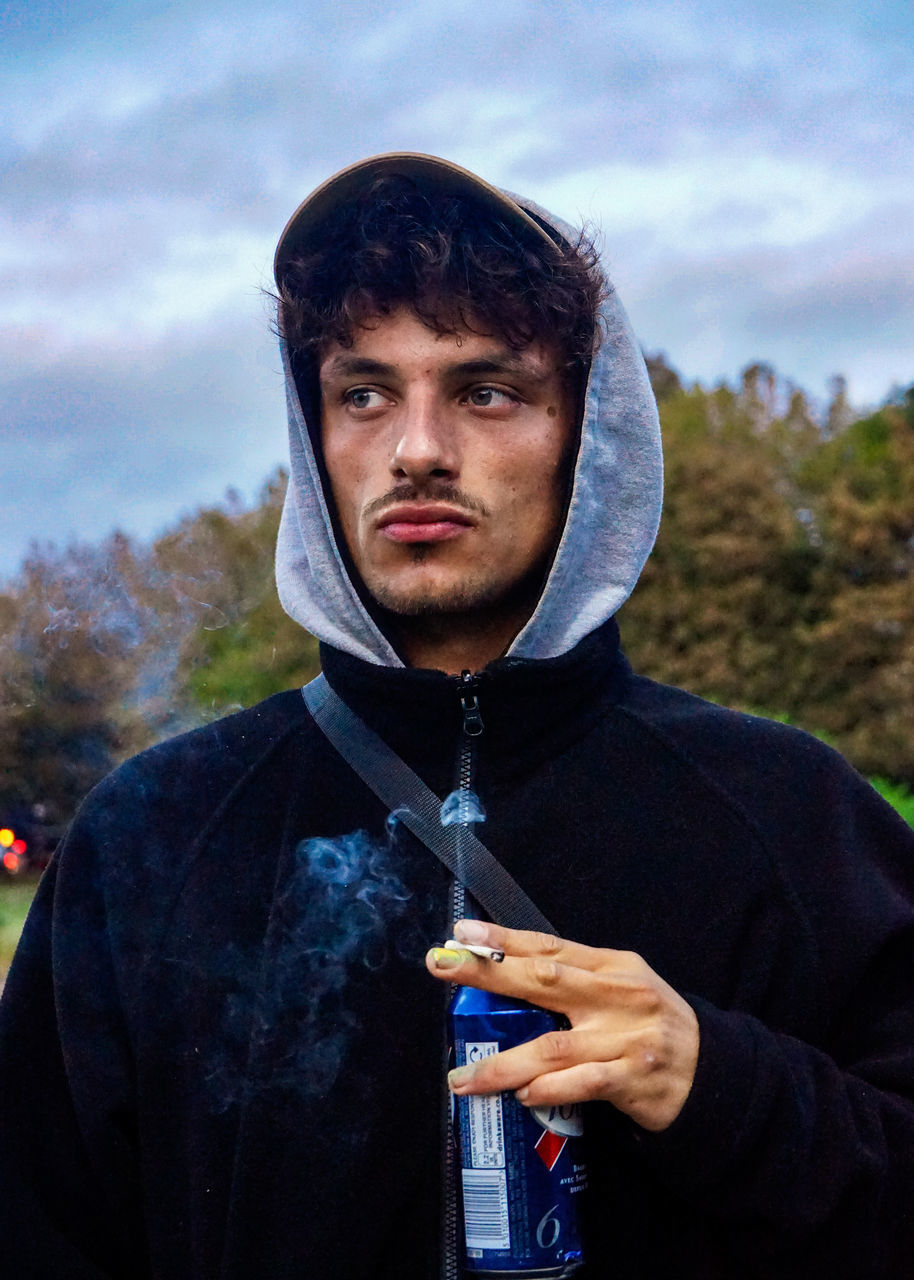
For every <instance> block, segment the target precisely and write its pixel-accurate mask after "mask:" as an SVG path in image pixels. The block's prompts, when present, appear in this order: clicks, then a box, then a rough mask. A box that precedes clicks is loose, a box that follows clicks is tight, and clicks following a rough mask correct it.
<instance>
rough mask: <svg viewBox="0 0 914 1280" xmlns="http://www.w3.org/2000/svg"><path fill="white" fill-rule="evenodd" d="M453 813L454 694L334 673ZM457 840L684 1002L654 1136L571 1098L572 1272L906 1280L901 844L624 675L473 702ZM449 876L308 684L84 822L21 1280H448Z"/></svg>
mask: <svg viewBox="0 0 914 1280" xmlns="http://www.w3.org/2000/svg"><path fill="white" fill-rule="evenodd" d="M323 659H324V670H325V673H326V675H327V678H328V679H329V680H330V683H331V684H332V685H333V687H334V688H335V689H336V690H337V692H338V693H339V694H340V695H341V696H342V697H343V698H344V699H345V700H346V701H347V702H348V703H349V704H350V705H351V706H352V707H353V708H354V709H355V710H356V711H357V712H358V713H359V714H360V715H362V716H363V717H364V718H365V719H366V720H367V721H368V722H369V723H370V724H371V725H372V726H373V727H374V728H375V729H376V730H378V731H379V732H380V733H381V734H382V735H383V736H384V737H385V738H386V739H387V741H388V742H389V743H390V745H391V746H392V747H394V749H395V750H397V751H398V752H399V753H400V754H401V755H403V756H404V758H405V759H407V760H408V762H409V763H410V764H411V765H412V766H413V768H415V769H416V770H417V772H418V773H419V774H420V775H421V776H422V777H423V778H424V780H425V781H426V782H427V783H428V784H429V785H430V786H431V787H432V788H433V789H435V790H436V791H438V793H439V794H440V795H442V796H444V795H446V794H447V792H448V791H449V790H450V789H451V788H452V786H453V783H454V768H455V757H456V752H457V746H458V739H459V734H460V709H459V698H458V684H457V681H456V680H455V679H453V678H450V677H447V676H445V675H442V674H439V673H433V672H423V671H410V670H394V669H384V668H379V667H376V666H372V665H368V664H365V663H362V662H359V661H358V660H356V659H353V658H350V657H346V656H343V655H341V654H340V653H338V652H335V651H333V650H326V649H325V650H324V652H323ZM479 704H480V708H481V711H482V715H483V719H484V721H485V731H484V733H483V735H482V737H481V738H480V739H479V740H478V742H479V749H478V760H477V771H476V790H477V792H478V793H479V795H480V798H481V800H482V802H483V805H484V807H485V809H486V813H487V818H486V823H485V826H484V827H483V828H482V829H481V830H480V834H481V835H482V836H483V838H484V839H485V841H486V843H487V844H488V845H489V847H490V848H492V849H493V851H495V852H496V853H497V854H498V855H499V856H500V857H501V858H502V860H503V861H504V863H505V865H506V866H507V867H508V868H509V869H510V871H511V872H512V874H513V875H514V876H515V877H516V879H517V880H518V881H519V882H520V884H521V885H522V886H523V888H524V889H525V890H526V891H527V892H528V893H529V894H530V896H531V897H532V898H533V899H534V901H536V902H537V903H538V905H539V906H540V907H541V909H542V910H543V911H544V912H545V913H546V915H547V916H549V917H550V918H551V919H552V920H553V921H554V922H555V924H556V926H557V928H558V929H559V930H560V932H561V933H563V934H565V935H567V936H568V937H572V938H575V939H578V940H580V941H582V942H585V943H590V944H592V945H595V946H606V947H613V948H619V949H625V950H633V951H637V952H639V953H640V954H641V955H642V956H643V957H644V958H645V959H646V960H647V961H648V963H649V964H650V965H651V966H652V967H653V968H654V969H655V970H656V971H657V972H658V973H660V974H661V976H662V977H664V978H665V979H666V981H668V982H669V983H671V984H672V985H673V986H674V987H675V988H676V989H677V990H679V991H680V992H681V993H682V994H683V995H685V996H686V997H687V998H688V999H689V1000H690V1001H691V1002H692V1003H693V1004H694V1007H695V1009H696V1010H697V1013H698V1017H699V1021H700V1026H701V1052H700V1059H699V1063H698V1072H697V1076H696V1079H695V1084H694V1087H693V1090H692V1092H691V1094H690V1096H689V1099H688V1100H687V1102H686V1105H685V1108H684V1110H683V1111H682V1113H681V1115H680V1116H679V1118H678V1119H677V1120H676V1121H675V1123H674V1124H673V1125H672V1127H671V1128H670V1129H668V1130H667V1131H666V1132H664V1133H662V1134H649V1133H645V1132H642V1131H640V1130H639V1129H638V1128H637V1127H636V1126H635V1125H634V1124H633V1123H631V1122H630V1121H628V1120H627V1119H626V1118H625V1117H623V1116H622V1115H621V1114H620V1113H618V1112H616V1111H615V1110H614V1109H613V1108H612V1107H610V1106H609V1105H608V1104H593V1105H590V1106H588V1108H587V1115H586V1142H587V1148H588V1159H589V1166H590V1191H589V1193H588V1196H587V1205H586V1213H585V1217H586V1222H585V1232H586V1248H587V1256H588V1264H587V1267H586V1273H585V1274H586V1276H587V1277H589V1278H596V1277H601V1278H602V1277H605V1278H606V1280H635V1278H636V1277H637V1278H648V1277H650V1278H651V1280H661V1278H662V1280H670V1278H671V1277H676V1278H677V1280H689V1278H693V1277H694V1278H695V1280H715V1278H716V1277H727V1278H728V1280H751V1278H752V1277H765V1278H772V1280H773V1278H775V1277H776V1278H778V1280H788V1278H790V1277H803V1278H804V1280H814V1278H817V1277H822V1278H823V1280H824V1278H825V1277H828V1280H865V1278H867V1277H893V1278H897V1277H904V1276H909V1275H914V1212H912V1199H914V833H912V832H911V830H910V829H909V828H908V827H907V826H906V825H905V824H904V823H903V822H902V821H901V819H900V818H899V817H898V816H897V815H896V814H895V813H894V812H893V811H892V810H891V809H890V808H889V807H888V806H887V805H885V804H884V803H883V802H882V800H881V799H880V798H879V797H878V796H877V795H876V794H875V793H874V792H873V791H872V790H871V789H870V788H869V786H868V785H867V784H866V783H865V782H864V781H863V780H862V779H861V778H860V777H859V776H858V775H857V774H856V773H855V772H854V771H853V770H852V769H851V768H850V767H849V766H848V765H847V764H846V763H845V762H844V761H843V760H842V759H841V758H840V757H839V756H838V755H836V754H835V753H834V752H833V751H831V750H830V749H829V748H827V747H825V746H823V745H822V744H821V743H819V742H817V741H815V740H814V739H812V738H810V737H807V736H806V735H804V734H802V733H800V732H798V731H795V730H793V729H790V728H787V727H785V726H782V725H778V724H773V723H770V722H767V721H765V720H761V719H756V718H753V717H747V716H743V715H738V714H735V713H732V712H728V711H725V710H722V709H720V708H718V707H714V706H711V705H709V704H707V703H705V702H702V701H700V700H699V699H696V698H694V697H691V696H689V695H687V694H685V693H682V692H680V691H678V690H675V689H670V688H664V687H662V686H658V685H656V684H653V683H651V682H649V681H647V680H644V679H639V678H637V677H635V676H633V675H632V674H631V672H630V670H629V668H628V666H627V664H626V663H625V660H624V659H623V658H622V656H621V654H620V653H619V651H618V638H617V632H616V629H615V626H614V624H613V623H610V624H608V625H606V626H605V627H603V628H601V629H600V631H598V632H596V633H594V634H593V635H591V636H589V637H587V638H586V639H585V640H584V641H583V642H582V643H581V644H579V645H578V646H577V648H575V649H574V650H573V651H572V652H571V653H569V654H566V655H564V656H563V657H561V658H557V659H553V660H550V661H547V662H512V661H510V660H503V661H501V662H499V663H495V664H493V665H492V666H491V667H490V668H488V669H487V670H486V672H485V673H483V675H482V677H481V680H480V686H479ZM447 901H448V883H447V876H446V874H445V872H444V871H443V869H442V868H441V867H440V866H439V865H438V863H437V862H436V860H435V859H434V858H433V857H432V856H431V855H430V854H429V853H428V852H427V851H426V850H425V849H424V848H422V847H421V846H420V845H418V844H417V843H416V842H415V841H414V840H413V838H412V837H411V836H409V834H408V833H406V832H405V831H404V829H403V828H402V826H400V825H399V824H397V823H396V822H395V821H393V822H389V821H388V814H387V813H386V812H384V810H383V809H382V807H381V805H380V803H379V802H378V801H377V800H376V799H375V798H374V797H373V795H372V794H371V793H370V792H369V791H368V790H367V788H366V787H365V786H364V785H363V784H362V783H361V781H360V780H359V779H358V778H357V777H356V776H355V775H354V774H353V773H352V772H351V771H350V769H349V768H348V766H347V765H345V764H344V763H343V762H342V760H341V759H340V758H339V757H338V756H337V755H336V753H335V752H334V751H333V750H332V748H330V747H329V745H328V744H327V743H326V740H325V739H324V738H323V736H322V734H321V733H320V731H319V730H318V729H317V728H316V726H315V725H314V724H313V722H312V721H311V719H310V717H309V715H308V713H307V711H306V709H305V707H304V704H303V701H302V698H301V695H300V693H299V692H298V691H293V692H290V693H286V694H281V695H279V696H277V697H275V698H271V699H269V700H268V701H267V702H264V703H262V704H261V705H260V706H258V707H255V708H254V709H252V710H250V711H246V712H242V713H241V714H239V715H236V716H232V717H230V718H229V719H227V720H223V721H220V722H218V723H216V724H213V725H210V726H209V727H207V728H204V729H201V730H199V731H197V732H195V733H191V734H189V735H186V736H184V737H181V738H178V739H175V740H173V741H171V742H167V743H165V744H163V745H161V746H159V747H156V748H154V749H153V750H151V751H148V752H146V753H144V754H143V755H141V756H139V757H137V758H136V759H134V760H132V761H130V762H128V763H127V764H125V765H124V766H123V767H122V768H121V769H119V770H118V771H117V772H116V773H115V774H113V775H112V776H111V777H110V778H108V779H107V780H106V781H105V782H103V783H102V784H101V785H100V786H99V787H98V788H96V790H95V791H94V792H93V793H92V795H91V796H90V797H89V798H88V799H87V801H86V802H85V804H84V805H83V807H82V809H81V810H80V813H79V814H78V816H77V818H76V820H75V822H74V824H73V827H72V830H71V832H70V834H69V836H68V837H67V839H66V841H65V842H64V844H63V846H62V848H61V850H60V851H59V855H58V856H57V857H56V858H55V860H54V862H53V864H52V866H51V867H50V868H49V870H48V872H47V874H46V876H45V878H44V880H43V882H42V885H41V888H40V891H39V895H38V898H37V900H36V903H35V907H34V909H33V912H32V915H31V917H30V919H29V922H28V925H27V927H26V930H25V933H24V937H23V941H22V944H21V947H20V950H19V953H18V955H17V958H16V961H15V963H14V966H13V969H12V972H11V974H10V977H9V980H8V983H7V988H6V991H5V994H4V998H3V1003H2V1015H0V1218H2V1229H0V1249H2V1268H0V1269H2V1274H3V1276H4V1277H10V1280H101V1278H102V1277H105V1278H109V1277H118V1278H119V1280H120V1278H123V1280H128V1278H129V1280H141V1278H143V1277H155V1278H156V1280H216V1278H217V1277H218V1280H261V1278H262V1280H292V1278H293V1277H294V1278H295V1280H301V1277H303V1276H308V1277H322V1278H329V1277H334V1278H336V1277H339V1278H340V1280H358V1278H360V1277H365V1278H366V1280H368V1278H369V1277H370V1278H371V1280H385V1278H388V1277H389V1278H392V1277H397V1278H398V1280H404V1277H417V1278H423V1280H424V1278H426V1277H428V1278H430V1280H432V1278H434V1277H436V1276H437V1275H438V1268H439V1256H440V1254H439V1250H440V1231H441V1217H442V1214H441V1185H442V1177H441V1169H442V1160H443V1155H442V1116H443V1108H444V1103H445V1086H444V1071H443V1036H444V1004H445V999H446V995H447V992H446V989H445V987H444V985H443V984H441V983H438V982H436V981H434V980H433V979H432V978H430V977H429V976H428V975H427V973H426V972H425V969H424V966H423V960H422V958H423V955H424V952H425V950H426V948H427V947H428V946H430V945H432V944H434V943H435V942H439V941H442V940H443V939H444V937H445V936H446V933H447V928H448V924H449V921H448V918H447Z"/></svg>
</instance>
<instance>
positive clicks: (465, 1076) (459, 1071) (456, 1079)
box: [447, 1062, 476, 1089]
mask: <svg viewBox="0 0 914 1280" xmlns="http://www.w3.org/2000/svg"><path fill="white" fill-rule="evenodd" d="M475 1074H476V1067H475V1066H474V1064H473V1063H471V1062H468V1063H467V1065H466V1066H465V1067H455V1068H454V1070H453V1071H449V1072H448V1073H447V1083H448V1088H450V1089H454V1088H458V1087H459V1086H460V1085H462V1084H468V1083H469V1082H470V1081H471V1080H472V1079H473V1076H474V1075H475Z"/></svg>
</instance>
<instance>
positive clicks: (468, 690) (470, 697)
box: [460, 671, 485, 738]
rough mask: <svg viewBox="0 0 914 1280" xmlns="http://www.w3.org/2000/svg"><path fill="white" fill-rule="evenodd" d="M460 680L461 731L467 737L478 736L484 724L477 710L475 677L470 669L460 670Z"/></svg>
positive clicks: (477, 699) (477, 700)
mask: <svg viewBox="0 0 914 1280" xmlns="http://www.w3.org/2000/svg"><path fill="white" fill-rule="evenodd" d="M460 681H461V689H462V691H461V694H460V706H461V708H462V710H463V731H464V733H465V734H466V735H467V737H468V738H478V737H479V735H480V734H481V733H482V731H483V729H485V725H484V724H483V721H482V712H481V711H480V710H479V698H478V697H477V696H476V677H475V676H474V675H473V673H472V672H471V671H462V672H461V673H460Z"/></svg>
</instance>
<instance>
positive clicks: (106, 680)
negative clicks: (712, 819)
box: [0, 357, 914, 830]
mask: <svg viewBox="0 0 914 1280" xmlns="http://www.w3.org/2000/svg"><path fill="white" fill-rule="evenodd" d="M649 367H650V371H651V376H652V380H653V382H654V386H655V390H656V392H657V394H658V399H659V400H660V405H661V418H662V421H663V427H664V435H665V454H666V467H667V496H666V507H665V514H664V521H663V526H662V529H661V533H660V537H659V540H658V544H657V547H656V550H655V552H654V554H653V556H652V558H651V560H650V561H649V563H648V567H647V569H646V571H645V574H644V577H643V579H642V582H641V584H640V585H639V587H638V589H637V591H636V593H635V595H634V597H633V598H632V600H631V601H630V602H629V603H628V604H627V605H626V606H625V608H624V609H623V611H622V614H621V615H620V622H621V625H622V630H623V637H624V641H625V645H626V649H627V651H628V653H629V656H630V657H631V659H632V661H633V663H634V665H635V667H636V669H638V670H640V671H642V672H644V673H645V674H648V675H651V676H654V677H655V678H657V679H660V680H664V681H668V682H671V683H674V684H679V685H682V686H684V687H686V688H689V689H692V690H694V691H696V692H698V693H701V694H703V695H705V696H707V697H711V698H714V699H716V700H718V701H722V702H725V703H727V704H728V705H731V706H739V707H743V708H746V709H750V710H753V709H755V710H762V711H764V712H767V713H773V714H777V715H782V716H785V717H787V718H789V719H791V720H792V721H793V722H794V723H797V724H800V725H802V726H804V727H806V728H810V729H812V730H814V731H816V732H820V733H823V734H825V735H827V736H828V737H829V738H830V740H831V741H833V742H834V744H835V745H836V746H838V747H839V748H840V749H841V750H842V751H844V752H845V754H846V755H847V756H848V757H849V758H850V759H851V760H852V761H853V763H854V764H855V765H857V767H858V768H860V769H861V770H862V771H863V772H865V773H867V774H870V775H879V776H881V777H884V778H886V779H891V780H894V781H895V782H896V783H900V784H903V785H906V786H908V787H911V786H914V387H912V388H911V389H909V390H908V391H907V392H905V393H899V394H897V395H893V396H892V397H891V398H890V399H889V401H888V402H887V403H886V404H885V405H883V406H882V407H881V408H880V409H879V410H878V411H877V412H875V413H871V414H868V415H866V416H863V417H861V416H859V415H855V414H854V413H853V412H852V411H851V409H850V408H849V406H848V404H847V400H846V396H845V393H844V389H843V387H842V386H841V384H840V383H836V385H835V387H834V394H833V397H832V401H831V404H830V405H829V407H828V409H827V411H825V412H823V413H821V414H817V413H815V412H814V411H813V409H812V408H811V406H810V405H809V403H808V402H807V400H806V399H805V397H804V396H803V394H802V393H801V392H799V391H798V390H795V389H791V388H790V387H785V386H784V385H783V384H782V383H781V382H780V381H779V379H778V378H777V377H776V375H775V373H774V371H773V370H772V369H771V368H769V367H768V366H765V365H755V366H752V367H751V368H750V369H747V370H746V372H745V374H744V375H743V379H742V384H741V385H740V386H739V387H736V388H734V387H730V386H727V385H724V384H722V385H720V386H717V387H714V388H710V389H708V388H704V387H702V386H698V385H695V386H691V387H684V386H683V385H681V383H680V380H679V378H678V377H677V376H676V374H675V372H674V371H673V370H671V369H670V368H669V367H668V366H667V365H666V364H665V363H664V361H663V360H662V359H661V358H659V357H658V358H653V359H651V360H650V361H649ZM284 487H285V476H284V475H282V474H278V475H276V476H275V477H273V478H272V479H271V480H270V481H269V482H268V483H267V485H266V487H265V488H264V491H263V493H262V495H261V497H260V499H259V501H258V502H257V503H256V504H255V505H254V506H253V507H251V508H246V507H245V506H243V504H241V502H240V501H239V500H238V499H237V497H234V496H233V495H231V494H230V495H228V497H227V499H226V501H225V503H224V504H223V505H222V506H221V507H218V508H212V509H207V510H201V511H200V512H199V513H198V514H196V515H195V516H193V517H189V518H187V519H185V520H184V521H182V522H181V523H180V524H179V525H178V526H177V527H176V528H174V529H173V530H171V531H169V532H168V533H167V534H166V535H165V536H164V537H162V538H160V539H159V540H158V541H156V542H155V543H154V544H152V545H150V546H147V545H144V544H140V543H135V542H132V541H130V540H128V539H127V538H125V537H123V536H122V535H119V534H117V535H114V536H112V537H111V538H109V539H107V540H106V541H105V542H103V543H101V544H100V545H95V546H74V547H71V548H68V549H66V550H64V551H56V550H40V549H35V550H33V552H32V553H31V555H30V556H29V557H28V559H27V560H26V562H25V564H24V565H23V567H22V569H21V571H20V573H19V574H18V575H17V577H16V579H15V580H14V581H13V582H12V584H11V585H10V586H9V588H8V589H7V591H6V593H5V594H3V595H0V637H2V638H0V691H2V698H0V741H2V742H3V753H2V759H0V817H2V818H3V820H4V821H10V820H11V819H12V818H13V817H15V816H16V815H26V816H28V815H30V814H31V815H34V814H35V813H40V814H41V816H42V821H43V822H44V823H45V825H46V826H47V828H48V829H50V830H53V829H54V828H55V827H56V826H59V825H60V824H62V823H63V822H64V821H66V820H67V819H68V818H69V816H70V815H71V814H72V812H73V810H74V808H75V806H76V804H77V803H78V802H79V800H80V798H81V797H82V796H83V795H84V794H85V792H86V791H87V790H88V789H89V787H90V786H91V785H92V784H93V783H94V782H95V781H96V780H97V779H98V778H100V777H101V776H102V775H103V774H104V773H105V772H107V770H108V769H110V768H111V767H112V766H113V765H114V764H116V763H117V762H118V761H119V760H120V759H123V758H124V757H126V756H127V755H129V754H131V753H133V752H134V751H137V750H139V749H141V748H142V747H144V746H146V745H148V744H149V743H151V742H154V741H156V740H158V739H160V738H162V737H164V736H166V735H168V734H170V733H174V732H177V731H179V730H181V729H184V728H188V727H191V726H193V725H195V724H199V723H201V722H202V721H203V720H205V719H208V718H212V717H214V716H217V715H221V714H224V713H225V712H227V711H230V710H232V709H233V708H237V707H240V706H246V705H250V704H251V703H253V702H255V701H257V700H259V699H260V698H262V697H265V696H267V695H268V694H269V693H272V692H274V691H277V690H279V689H284V688H289V687H292V686H294V685H296V684H300V683H302V682H303V681H305V680H307V679H309V678H310V677H311V675H313V674H314V673H315V671H316V670H317V646H316V643H315V641H314V640H313V639H312V638H311V637H310V636H308V635H307V634H305V633H304V632H302V631H301V629H300V628H298V627H297V626H296V625H295V624H294V623H292V622H291V621H290V620H289V619H288V618H287V617H286V616H285V614H284V613H283V612H282V610H281V608H280V606H279V602H278V600H277V597H276V593H275V588H274V585H273V576H272V560H273V545H274V542H275V537H276V531H277V528H278V523H279V512H280V507H281V502H282V495H283V492H284Z"/></svg>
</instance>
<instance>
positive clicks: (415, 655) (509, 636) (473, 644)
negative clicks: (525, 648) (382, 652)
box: [391, 610, 530, 675]
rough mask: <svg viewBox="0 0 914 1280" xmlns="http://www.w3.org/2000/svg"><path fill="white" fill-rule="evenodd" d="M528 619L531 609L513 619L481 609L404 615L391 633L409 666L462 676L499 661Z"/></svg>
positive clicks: (501, 613)
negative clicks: (418, 615)
mask: <svg viewBox="0 0 914 1280" xmlns="http://www.w3.org/2000/svg"><path fill="white" fill-rule="evenodd" d="M529 616H530V615H529V610H524V611H523V612H518V613H517V614H512V615H511V616H505V614H504V612H502V611H499V614H498V616H497V617H486V616H485V615H484V614H482V613H481V611H479V610H474V611H473V612H472V613H471V614H468V615H464V614H453V613H451V614H432V615H428V616H426V617H422V616H420V617H402V616H401V617H398V618H396V619H393V620H392V624H393V625H392V626H391V631H392V632H393V633H394V635H395V636H396V644H397V648H398V649H399V651H400V654H401V656H402V657H403V659H404V660H405V662H406V663H407V665H408V666H410V667H425V668H428V669H431V670H434V671H445V672H447V674H448V675H460V673H461V672H462V671H481V670H482V668H483V667H485V666H487V665H488V663H490V662H494V661H495V659H496V658H500V657H501V656H502V654H504V652H505V650H506V649H507V648H508V646H509V645H510V643H511V641H512V640H513V639H514V637H515V636H516V635H517V633H518V632H519V631H520V629H521V628H522V627H523V625H524V623H525V622H526V621H527V619H528V617H529Z"/></svg>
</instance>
